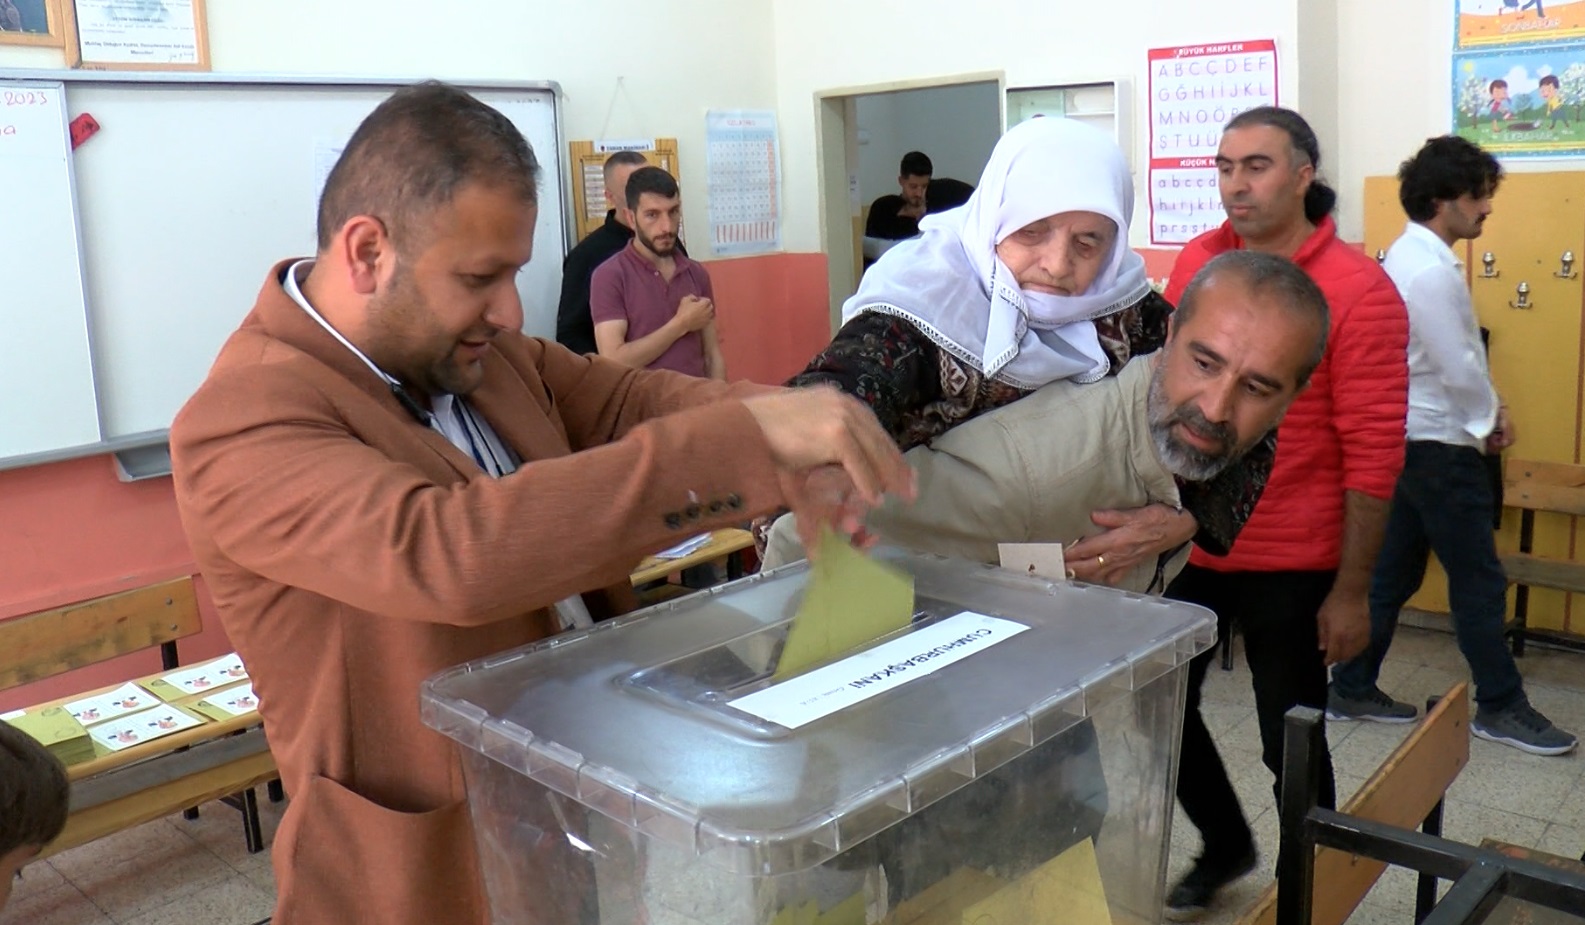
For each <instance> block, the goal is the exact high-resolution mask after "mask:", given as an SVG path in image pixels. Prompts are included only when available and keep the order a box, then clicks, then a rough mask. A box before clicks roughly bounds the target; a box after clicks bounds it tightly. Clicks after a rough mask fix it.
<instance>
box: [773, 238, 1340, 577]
mask: <svg viewBox="0 0 1585 925" xmlns="http://www.w3.org/2000/svg"><path fill="white" fill-rule="evenodd" d="M1327 329H1328V325H1327V309H1326V301H1325V299H1324V298H1323V297H1322V295H1321V293H1320V290H1318V289H1316V287H1315V284H1314V283H1312V282H1311V281H1310V279H1309V277H1308V276H1306V275H1305V274H1304V272H1303V271H1302V270H1300V269H1299V268H1298V267H1296V266H1295V265H1294V264H1292V263H1290V262H1289V261H1287V260H1284V259H1282V258H1279V257H1271V256H1269V255H1262V254H1256V253H1253V252H1248V251H1235V252H1230V253H1229V254H1227V255H1224V256H1223V257H1218V258H1217V259H1216V260H1214V261H1212V262H1211V263H1209V264H1207V265H1206V267H1205V268H1204V269H1203V270H1202V271H1201V273H1200V275H1199V276H1198V277H1197V278H1196V279H1195V280H1194V282H1193V283H1191V284H1190V286H1189V288H1188V289H1187V290H1185V292H1184V296H1183V304H1182V305H1181V306H1179V308H1178V311H1177V313H1176V315H1175V316H1174V318H1173V319H1172V322H1171V327H1170V329H1169V334H1168V338H1167V343H1166V346H1165V347H1163V348H1162V349H1161V350H1160V351H1158V352H1156V353H1154V354H1151V355H1149V356H1143V357H1138V358H1136V359H1135V360H1133V361H1132V362H1130V363H1129V364H1128V365H1127V366H1126V367H1124V368H1123V370H1122V371H1121V372H1119V373H1118V374H1117V375H1116V376H1109V377H1107V378H1105V379H1102V380H1100V381H1099V382H1094V383H1090V384H1081V383H1077V382H1072V381H1062V382H1054V383H1051V384H1050V385H1047V386H1043V387H1042V388H1040V389H1038V390H1037V391H1035V392H1034V393H1033V394H1031V395H1029V396H1028V397H1026V398H1021V399H1019V400H1018V401H1015V402H1012V403H1011V404H1008V405H1004V406H1002V407H1001V408H998V409H996V410H994V411H991V412H988V413H986V414H983V415H980V416H979V417H976V418H973V419H972V420H969V421H966V422H964V423H962V424H959V425H958V426H957V427H954V428H953V429H951V430H949V431H947V432H946V433H945V434H943V435H941V436H940V437H937V438H936V439H935V440H934V441H932V442H931V443H930V445H928V446H921V447H916V448H914V449H913V450H910V451H909V452H908V454H907V455H906V456H905V457H904V458H905V459H907V460H908V462H909V464H910V465H912V466H913V468H914V473H915V477H916V479H917V484H918V491H919V501H918V502H916V503H913V504H895V503H891V502H888V503H886V504H885V505H883V506H882V507H881V508H880V509H879V510H877V511H875V512H874V514H872V515H871V516H870V518H869V529H870V530H871V531H872V532H873V533H875V534H876V535H878V536H879V538H880V539H881V540H882V541H883V542H889V543H892V544H895V545H899V546H907V547H910V548H913V549H919V550H923V551H925V552H933V553H936V554H938V555H946V556H954V557H958V558H965V559H974V560H976V561H980V562H986V563H992V564H994V563H996V562H997V561H998V558H999V557H998V554H997V544H999V543H1064V544H1067V543H1072V542H1073V541H1074V540H1076V539H1078V538H1080V537H1084V536H1088V535H1092V534H1095V533H1096V532H1097V531H1098V527H1097V526H1096V524H1095V523H1094V522H1093V520H1092V518H1091V514H1092V512H1094V511H1096V510H1097V509H1112V510H1123V509H1132V508H1142V507H1145V506H1147V505H1151V504H1166V505H1171V506H1176V505H1177V504H1178V487H1179V485H1180V483H1182V482H1189V481H1194V482H1199V481H1206V480H1208V479H1211V478H1213V477H1214V476H1215V475H1216V474H1217V473H1218V472H1220V471H1221V470H1222V469H1223V468H1225V467H1226V466H1227V465H1228V464H1229V463H1231V462H1233V461H1234V460H1236V459H1237V458H1238V457H1239V456H1240V455H1242V454H1243V453H1244V452H1246V451H1248V450H1249V449H1250V448H1251V447H1253V446H1254V445H1255V444H1256V442H1258V441H1260V440H1261V439H1263V438H1265V437H1266V436H1267V435H1268V434H1269V433H1271V431H1272V430H1273V429H1275V428H1276V426H1277V423H1278V422H1279V421H1280V420H1281V419H1282V415H1283V413H1284V412H1285V411H1287V409H1288V405H1289V404H1290V403H1291V402H1292V401H1293V399H1294V398H1296V397H1297V396H1298V394H1299V393H1300V392H1301V391H1303V389H1304V387H1305V385H1306V383H1307V382H1308V381H1309V377H1310V373H1311V372H1312V371H1313V370H1314V369H1315V365H1316V363H1318V362H1319V361H1320V357H1321V355H1322V353H1323V352H1324V350H1325V348H1326V334H1327ZM794 523H795V522H794V520H793V517H792V515H788V516H787V517H783V518H781V519H780V520H778V521H777V522H776V525H775V526H774V527H772V529H771V536H770V541H769V543H768V544H767V546H766V550H765V565H766V567H772V566H775V565H778V564H781V563H783V562H786V561H790V560H792V559H795V558H798V557H800V556H802V547H801V545H800V544H799V542H798V540H797V538H796V537H795V536H794ZM1140 545H1141V546H1142V547H1150V546H1152V545H1153V544H1151V543H1148V542H1147V543H1141V544H1140ZM1188 552H1189V551H1188V546H1187V544H1185V546H1183V547H1182V548H1180V549H1178V550H1176V551H1174V552H1172V553H1170V554H1166V555H1163V556H1162V557H1160V558H1159V559H1158V558H1157V557H1155V556H1148V557H1143V558H1139V559H1137V560H1136V561H1132V562H1125V563H1122V565H1121V567H1117V566H1114V565H1113V564H1112V563H1110V562H1108V561H1105V560H1104V559H1103V561H1101V562H1099V563H1096V562H1095V561H1094V560H1093V559H1091V560H1088V561H1083V560H1080V561H1070V562H1069V565H1070V567H1075V568H1076V569H1078V570H1081V571H1080V573H1079V574H1078V576H1077V577H1080V578H1083V579H1085V580H1089V581H1095V582H1098V583H1103V584H1109V585H1112V586H1114V587H1118V588H1123V589H1126V590H1130V591H1137V592H1155V593H1160V592H1161V591H1162V590H1163V589H1164V588H1165V587H1166V584H1167V582H1169V581H1171V580H1172V578H1173V577H1174V576H1175V575H1176V574H1177V573H1178V572H1179V571H1180V570H1181V569H1182V568H1183V565H1184V563H1185V562H1186V561H1187V560H1188ZM1107 558H1108V559H1109V558H1110V556H1109V555H1108V556H1107Z"/></svg>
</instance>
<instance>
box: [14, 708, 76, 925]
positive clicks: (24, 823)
mask: <svg viewBox="0 0 1585 925" xmlns="http://www.w3.org/2000/svg"><path fill="white" fill-rule="evenodd" d="M69 790H70V787H69V785H68V784H67V783H66V769H65V768H64V767H61V763H60V762H59V761H57V760H56V758H55V756H54V755H51V754H50V753H49V752H48V751H47V750H46V749H45V748H44V746H43V745H40V744H39V743H38V742H37V741H35V740H34V739H33V737H32V736H29V735H28V734H27V733H25V732H23V731H21V730H20V729H17V728H16V727H14V726H12V725H11V724H10V723H6V722H0V906H4V905H5V903H6V900H7V899H10V898H11V882H12V881H13V880H15V879H16V875H17V871H19V870H21V869H22V865H24V864H26V863H27V862H28V861H31V860H33V858H35V857H37V856H38V853H39V852H40V851H41V850H43V848H44V846H45V845H47V844H49V843H50V842H52V841H54V840H55V838H56V837H57V836H58V835H60V834H61V830H62V829H64V828H65V827H66V811H67V796H68V793H69Z"/></svg>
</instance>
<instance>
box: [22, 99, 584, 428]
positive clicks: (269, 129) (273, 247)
mask: <svg viewBox="0 0 1585 925" xmlns="http://www.w3.org/2000/svg"><path fill="white" fill-rule="evenodd" d="M14 76H16V75H15V72H5V73H3V74H0V92H3V91H4V90H5V89H6V88H9V87H11V86H12V85H13V83H14V81H12V80H11V79H10V78H12V77H14ZM400 85H401V82H399V81H367V82H329V81H326V80H320V81H314V80H304V81H296V80H294V79H291V78H238V77H234V76H229V75H228V76H224V77H217V76H215V75H161V77H160V78H158V79H153V80H151V79H150V78H149V76H148V75H130V76H129V75H102V74H95V75H84V74H73V75H71V76H70V77H68V78H67V79H66V103H67V109H68V113H69V117H75V116H77V115H78V114H79V113H84V112H86V113H89V114H91V115H92V116H93V118H94V119H95V121H97V122H98V123H99V125H100V126H101V128H100V131H99V132H98V134H96V135H95V136H93V137H92V138H90V139H88V140H87V141H86V142H85V143H84V144H83V145H82V146H81V147H79V148H78V149H77V151H76V152H75V156H74V164H73V167H74V172H75V178H76V205H77V219H78V221H77V228H78V232H79V234H80V235H81V240H82V268H83V270H82V277H83V278H84V279H86V286H87V292H86V303H87V327H88V342H89V343H91V344H92V356H93V376H91V377H88V379H89V381H88V384H87V388H90V389H92V388H93V387H94V384H95V383H97V394H98V422H99V423H100V425H101V430H102V437H103V439H104V440H109V441H113V440H116V439H117V438H124V437H129V436H132V435H137V434H144V433H147V432H155V431H163V430H165V429H167V428H169V427H170V423H171V420H172V418H173V417H174V416H175V414H176V412H177V411H178V410H179V409H180V407H181V405H182V403H183V402H185V401H186V400H187V397H188V396H189V395H191V394H192V392H193V390H194V389H196V388H197V387H198V385H199V384H200V383H201V382H202V381H203V378H204V375H205V374H206V373H207V372H208V369H209V366H210V364H211V363H212V362H213V360H214V358H215V355H216V353H217V352H218V351H219V349H220V346H221V344H222V343H223V342H224V340H225V339H226V337H227V336H228V335H229V334H230V333H231V332H232V331H233V330H235V328H236V326H237V324H238V323H239V322H240V321H241V319H242V317H243V316H244V315H246V314H247V312H248V310H249V309H251V308H252V307H253V303H254V300H255V298H256V297H257V295H258V292H259V289H260V287H261V286H262V285H263V283H264V279H265V275H266V273H267V272H268V270H269V268H270V266H271V265H272V264H273V263H274V262H275V261H277V260H281V259H284V258H288V257H293V256H306V255H310V254H312V253H313V251H314V245H315V213H316V210H317V208H318V200H319V186H320V184H321V183H322V180H323V174H324V172H325V171H326V170H328V167H329V163H328V162H327V157H329V156H333V153H334V152H335V151H338V150H339V149H340V147H341V145H343V144H344V143H345V142H346V140H347V139H348V138H349V137H350V136H351V134H352V131H353V129H355V128H356V127H357V125H358V123H359V122H360V121H362V119H363V117H364V116H366V115H367V114H368V113H369V111H370V110H372V109H373V108H374V107H375V106H376V105H377V104H378V103H379V102H380V101H381V100H383V99H384V98H385V97H386V96H388V95H389V94H390V92H391V91H392V90H393V89H395V88H396V87H397V86H400ZM459 86H463V87H464V88H465V89H467V90H469V92H471V93H473V94H474V95H475V96H477V97H478V98H479V99H480V100H482V101H484V102H485V103H487V104H489V105H491V106H494V107H495V108H496V109H498V110H500V111H501V112H502V113H504V114H505V115H506V116H507V117H508V118H510V119H511V120H512V121H513V123H514V124H516V125H517V127H518V128H519V130H521V131H522V132H523V134H524V136H525V137H526V138H527V139H528V141H529V143H530V144H531V145H532V146H533V148H534V153H535V154H536V155H537V156H538V158H539V161H540V164H541V166H542V169H543V178H542V180H541V183H540V208H539V221H538V225H537V227H536V229H535V238H534V243H535V249H534V258H533V260H531V261H530V263H529V265H528V267H527V268H526V269H525V270H524V271H523V273H522V274H520V275H519V277H518V288H519V290H520V292H521V294H522V298H523V308H524V324H523V327H524V330H525V331H527V332H528V333H530V334H537V335H543V336H547V337H550V336H553V335H554V332H555V313H556V304H557V301H558V297H559V294H560V286H561V259H562V257H563V255H564V254H565V252H566V241H567V236H566V232H565V230H564V229H565V225H564V219H563V216H564V215H565V212H566V209H565V207H564V203H563V195H564V194H563V187H564V186H565V184H564V182H563V180H562V170H561V163H562V155H561V148H562V142H561V136H560V132H559V125H558V100H557V91H556V89H555V86H554V85H553V84H549V83H534V84H525V85H521V86H503V85H489V86H470V85H467V84H459ZM69 193H70V188H69V187H67V194H68V195H69ZM22 278H23V280H33V281H35V283H37V284H40V285H42V284H44V283H45V277H43V276H41V275H38V274H34V273H31V272H30V273H28V274H25V275H24V276H23V277H22ZM9 337H10V332H9V330H8V325H7V323H6V322H5V321H4V318H3V316H0V342H3V341H5V340H7V339H9ZM82 341H83V337H82V335H80V334H79V335H77V336H76V338H75V340H74V341H73V343H72V345H71V346H73V347H74V348H75V347H76V346H79V345H81V343H82ZM49 381H50V382H51V383H53V382H55V381H56V377H52V378H51V379H50V380H49ZM17 385H18V380H17V379H15V378H14V377H13V376H12V374H11V372H10V371H9V369H7V368H5V367H0V394H4V393H6V392H8V391H11V390H13V389H14V388H15V387H16V386H17ZM52 391H53V386H52V388H51V389H49V390H44V392H43V394H45V395H49V394H50V392H52ZM35 394H37V393H35ZM48 400H49V402H50V403H51V405H52V406H54V405H55V401H56V400H55V399H54V398H53V397H51V398H49V399H48ZM57 410H59V411H61V412H62V413H64V412H65V410H66V409H64V408H57ZM4 429H5V428H4V427H3V426H0V431H3V430H4ZM68 445H69V444H64V443H63V444H60V447H61V448H64V447H65V446H68ZM3 455H10V454H5V453H0V456H3Z"/></svg>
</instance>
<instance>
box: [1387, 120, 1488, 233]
mask: <svg viewBox="0 0 1585 925" xmlns="http://www.w3.org/2000/svg"><path fill="white" fill-rule="evenodd" d="M1501 182H1502V165H1501V164H1499V163H1497V158H1495V157H1493V156H1492V155H1491V154H1490V153H1489V152H1487V151H1486V150H1485V149H1483V148H1482V147H1481V146H1480V145H1478V144H1475V143H1474V142H1473V141H1470V140H1469V139H1467V138H1460V137H1459V136H1457V135H1442V136H1440V137H1438V138H1432V139H1429V140H1428V141H1426V143H1425V145H1424V146H1422V147H1421V148H1420V150H1419V151H1416V152H1415V154H1414V157H1411V158H1409V159H1408V160H1406V161H1404V162H1403V164H1401V165H1400V166H1399V167H1398V201H1399V202H1400V203H1402V204H1403V211H1404V212H1406V213H1408V215H1409V218H1410V219H1411V220H1413V221H1416V222H1428V221H1430V220H1431V219H1433V218H1436V204H1437V203H1438V202H1442V201H1447V200H1452V199H1457V198H1459V197H1460V196H1463V195H1465V194H1468V195H1470V196H1474V197H1475V198H1476V199H1481V198H1484V197H1486V196H1490V195H1491V194H1493V193H1495V192H1497V184H1499V183H1501Z"/></svg>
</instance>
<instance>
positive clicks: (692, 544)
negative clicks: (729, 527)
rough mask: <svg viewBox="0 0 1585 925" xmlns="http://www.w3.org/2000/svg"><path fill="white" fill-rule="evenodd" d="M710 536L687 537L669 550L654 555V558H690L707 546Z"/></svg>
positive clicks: (705, 534) (706, 534) (704, 534)
mask: <svg viewBox="0 0 1585 925" xmlns="http://www.w3.org/2000/svg"><path fill="white" fill-rule="evenodd" d="M710 536H711V534H708V533H701V534H699V535H698V536H692V537H689V538H688V539H685V540H683V541H682V542H681V543H678V544H677V545H675V546H673V547H671V548H670V549H662V550H661V551H660V552H657V553H655V558H657V559H681V558H683V557H685V556H691V555H693V554H694V553H696V552H698V551H699V550H701V549H703V548H704V547H705V546H707V545H709V543H710Z"/></svg>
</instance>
